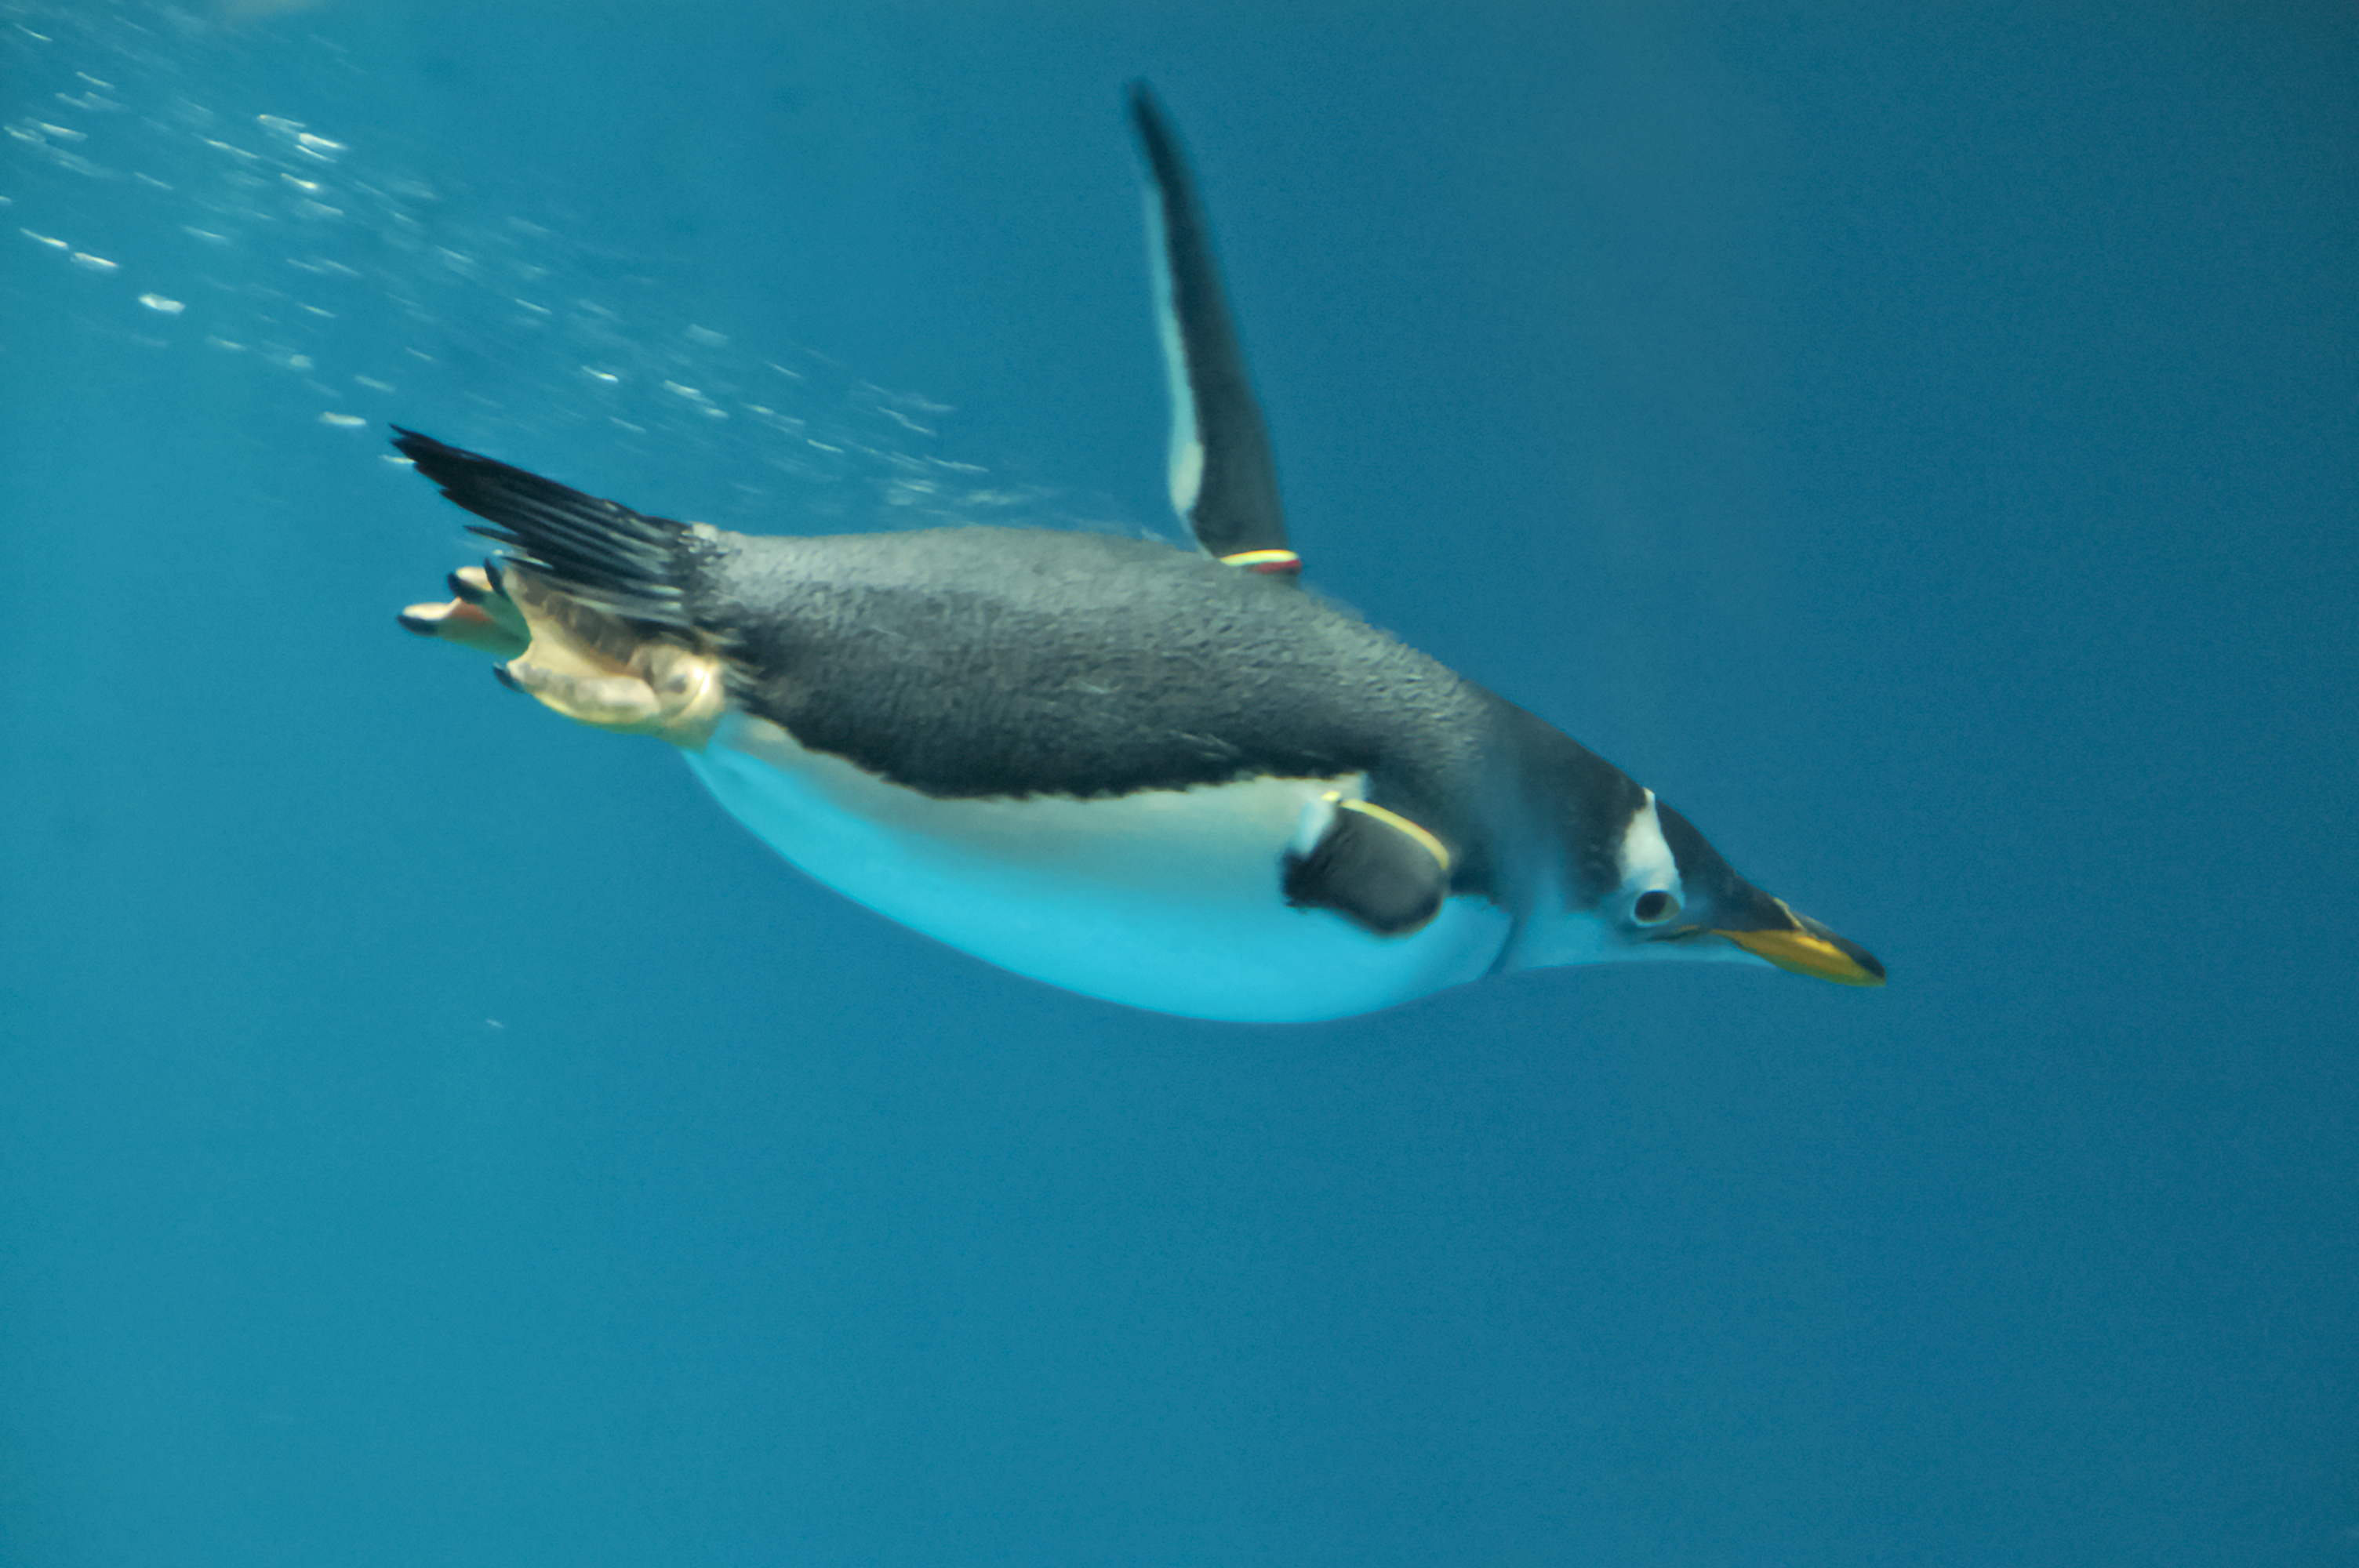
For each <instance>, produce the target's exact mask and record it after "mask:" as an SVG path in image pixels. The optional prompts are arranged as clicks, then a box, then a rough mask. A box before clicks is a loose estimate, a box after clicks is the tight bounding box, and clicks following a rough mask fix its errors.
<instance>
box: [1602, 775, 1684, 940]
mask: <svg viewBox="0 0 2359 1568" xmlns="http://www.w3.org/2000/svg"><path fill="white" fill-rule="evenodd" d="M1645 793H1646V797H1647V798H1646V799H1645V801H1644V802H1643V803H1641V804H1640V806H1639V807H1638V809H1637V810H1636V811H1634V812H1632V813H1631V814H1630V820H1629V821H1628V822H1627V823H1625V824H1624V825H1623V828H1622V843H1621V847H1620V849H1619V850H1618V852H1617V854H1616V857H1615V858H1616V859H1617V860H1619V861H1620V862H1621V868H1622V886H1623V888H1624V890H1625V892H1628V893H1629V894H1630V895H1631V896H1632V898H1633V899H1634V901H1635V899H1636V898H1637V897H1639V896H1642V895H1644V894H1646V893H1648V892H1663V893H1667V894H1669V898H1670V905H1669V913H1668V914H1658V915H1655V916H1654V917H1653V918H1652V919H1651V920H1644V921H1643V922H1642V923H1643V924H1646V925H1660V924H1661V923H1662V922H1663V921H1666V920H1669V919H1670V918H1671V917H1672V916H1673V915H1676V914H1678V913H1679V909H1680V892H1681V891H1682V890H1681V888H1680V862H1679V858H1678V857H1677V856H1675V855H1673V854H1672V853H1671V847H1670V845H1669V842H1667V841H1666V840H1665V839H1664V838H1663V819H1662V817H1661V816H1660V815H1658V813H1657V812H1656V810H1655V792H1654V791H1653V790H1647V791H1646V792H1645Z"/></svg>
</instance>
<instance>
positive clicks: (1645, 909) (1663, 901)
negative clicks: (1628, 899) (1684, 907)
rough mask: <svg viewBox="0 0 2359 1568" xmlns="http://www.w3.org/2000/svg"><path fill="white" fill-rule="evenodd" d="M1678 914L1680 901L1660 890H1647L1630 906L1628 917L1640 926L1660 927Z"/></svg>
mask: <svg viewBox="0 0 2359 1568" xmlns="http://www.w3.org/2000/svg"><path fill="white" fill-rule="evenodd" d="M1679 912H1680V901H1679V900H1678V899H1676V898H1673V897H1672V896H1671V895H1670V894H1669V893H1667V892H1664V891H1663V890H1662V889H1660V888H1648V889H1647V891H1646V892H1642V893H1640V894H1639V895H1638V902H1637V903H1634V904H1632V905H1631V906H1630V917H1631V918H1632V919H1634V920H1636V922H1637V923H1638V924H1639V925H1661V924H1662V923H1663V922H1664V921H1666V920H1669V919H1670V918H1671V917H1672V916H1673V915H1675V914H1679Z"/></svg>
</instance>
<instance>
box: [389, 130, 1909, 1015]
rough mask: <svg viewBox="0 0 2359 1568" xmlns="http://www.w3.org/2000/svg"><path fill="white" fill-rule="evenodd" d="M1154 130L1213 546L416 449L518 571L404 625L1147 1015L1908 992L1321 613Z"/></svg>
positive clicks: (410, 436)
mask: <svg viewBox="0 0 2359 1568" xmlns="http://www.w3.org/2000/svg"><path fill="white" fill-rule="evenodd" d="M1128 107H1129V119H1130V124H1131V128H1132V131H1133V132H1134V134H1135V135H1136V141H1137V144H1138V148H1139V152H1140V154H1141V161H1142V163H1143V166H1144V169H1145V175H1146V188H1147V223H1148V228H1149V231H1150V239H1151V244H1150V254H1151V256H1152V258H1153V263H1154V265H1153V271H1154V278H1155V283H1154V287H1155V297H1156V302H1157V307H1158V319H1159V323H1160V328H1161V341H1162V346H1163V350H1164V358H1165V363H1166V368H1167V371H1168V373H1169V381H1170V390H1171V406H1172V428H1171V438H1170V450H1169V485H1170V492H1171V501H1172V504H1173V507H1174V509H1175V511H1176V512H1177V513H1178V514H1179V516H1180V520H1181V521H1182V523H1183V524H1185V526H1186V529H1187V533H1188V535H1189V537H1190V540H1191V541H1192V543H1193V546H1194V548H1192V549H1175V548H1173V547H1171V546H1169V545H1165V544H1160V543H1155V542H1151V541H1146V540H1134V539H1123V538H1116V537H1112V536H1108V535H1094V534H1083V533H1061V532H1055V531H1049V530H1042V529H1020V528H1000V527H984V526H972V527H952V528H942V529H934V530H928V531H922V532H906V533H891V534H866V535H813V536H789V535H775V536H774V535H745V534H737V533H732V532H728V531H725V530H723V529H719V528H714V527H712V526H710V525H708V524H701V523H683V522H678V521H675V520H673V519H670V518H667V517H663V516H658V515H656V514H650V513H642V512H639V511H636V510H634V509H633V508H631V507H628V506H625V505H623V504H621V503H617V502H614V501H606V500H600V499H598V498H596V497H593V496H591V495H588V494H585V493H583V492H580V491H577V490H573V489H571V488H570V487H568V486H566V485H563V484H560V483H558V482H556V481H552V480H549V479H544V478H542V477H540V476H539V475H537V474H534V473H531V472H528V471H527V470H524V469H520V468H516V467H513V466H511V465H509V464H507V463H506V462H503V461H499V460H495V459H493V458H490V457H486V456H484V455H482V454H479V453H476V452H473V451H468V450H465V449H461V448H458V447H454V446H450V445H446V444H445V443H443V442H441V441H439V440H436V439H435V438H432V437H429V436H426V435H422V434H419V432H417V431H415V430H410V429H406V428H402V427H395V438H394V445H395V446H396V447H397V449H399V450H400V452H401V453H402V454H403V456H405V457H406V458H408V460H409V461H410V462H411V463H412V464H413V465H415V467H416V468H417V470H418V471H419V472H420V473H422V474H424V475H425V476H426V477H427V478H428V479H429V480H430V481H433V482H434V483H435V484H437V485H438V486H440V489H441V492H442V494H443V495H444V496H446V497H447V498H449V499H450V500H451V501H452V502H454V503H457V504H458V505H459V506H461V507H462V508H464V509H465V510H466V511H468V512H469V513H472V514H474V516H475V517H476V518H477V519H479V521H478V522H477V523H475V524H473V531H474V532H476V533H477V534H480V535H484V536H485V537H488V538H489V539H491V540H493V541H494V542H495V545H496V546H497V550H496V553H495V555H494V556H493V557H491V558H490V559H489V560H487V561H486V562H485V563H484V565H483V566H481V567H470V568H462V570H460V571H458V572H455V573H453V574H452V575H451V579H450V587H451V595H452V597H451V599H450V600H448V601H446V602H440V603H427V604H418V605H412V606H410V607H409V608H408V609H407V610H405V611H402V612H401V617H400V621H401V624H402V625H403V626H404V627H406V628H407V629H408V630H409V631H411V632H413V633H419V634H420V635H423V636H428V637H432V638H435V639H438V640H440V641H445V642H450V643H456V644H459V645H461V646H463V647H468V648H471V649H474V650H477V651H479V652H482V653H487V654H490V655H491V656H492V657H493V658H494V659H495V660H496V661H498V663H497V665H495V674H496V675H498V676H499V677H500V678H501V679H502V680H503V681H504V682H505V683H506V685H508V686H510V687H514V688H515V689H516V690H518V691H521V692H523V693H525V694H526V695H527V696H529V697H532V698H534V699H535V700H536V701H538V702H539V703H540V704H541V705H542V706H543V707H546V708H550V709H552V710H554V711H556V712H558V713H560V714H562V715H564V716H565V717H566V718H569V719H575V720H577V721H579V722H581V723H583V724H587V725H590V726H592V727H593V728H596V729H601V730H612V731H614V732H616V733H618V734H625V735H645V736H651V737H654V738H656V739H658V740H660V741H666V742H668V743H669V744H671V745H673V746H675V747H677V748H679V751H680V752H681V753H682V754H683V755H684V756H685V757H686V759H687V761H688V764H689V766H690V769H692V770H693V771H694V772H695V773H696V775H697V776H698V778H699V779H701V781H702V783H703V784H704V785H705V787H706V788H707V789H708V790H710V791H711V792H712V795H713V796H714V797H715V798H716V799H717V800H719V801H720V803H721V805H722V806H723V807H724V808H725V809H726V810H728V812H729V813H730V814H731V815H732V816H735V817H736V818H737V819H738V821H739V822H741V823H742V824H744V825H745V827H748V828H750V829H751V830H752V831H753V833H754V834H755V835H756V837H757V838H761V839H762V840H764V841H765V842H766V843H767V844H769V845H770V846H771V847H772V848H773V849H776V850H777V852H778V853H779V854H781V855H783V856H784V857H785V858H786V859H787V860H789V861H790V862H792V863H793V864H794V865H796V866H797V867H799V868H800V869H801V870H802V871H805V872H807V873H808V874H810V876H812V877H814V878H816V879H817V880H818V881H821V882H824V883H826V884H827V885H828V886H830V887H832V888H834V889H835V890H837V891H838V892H842V893H843V894H845V895H846V896H848V897H850V898H852V899H853V900H855V901H857V902H858V903H862V904H864V905H866V906H867V907H869V908H870V909H873V910H875V911H876V912H878V913H879V914H885V915H886V916H888V917H890V918H892V919H894V920H897V921H899V922H901V923H902V924H904V925H908V926H910V927H913V928H914V929H916V930H918V931H920V932H922V933H924V934H925V935H929V936H932V937H934V938H936V939H938V940H940V941H942V942H944V943H947V944H949V945H950V946H953V947H957V948H961V949H962V950H964V951H965V952H967V953H970V954H973V956H975V957H979V958H982V959H984V960H986V961H988V962H990V963H993V964H996V965H998V966H1000V967H1002V968H1006V969H1010V970H1013V971H1015V972H1016V973H1017V974H1021V975H1027V976H1029V977H1031V978H1033V979H1038V980H1042V981H1045V982H1047V983H1049V984H1050V985H1055V986H1060V987H1063V988H1065V989H1069V990H1073V991H1078V992H1082V993H1083V994H1085V995H1089V996H1093V997H1098V998H1102V999H1103V1000H1108V1001H1112V1002H1116V1003H1121V1004H1125V1005H1127V1006H1130V1007H1135V1008H1142V1009H1147V1010H1151V1011H1159V1012H1167V1013H1176V1014H1181V1015H1185V1016H1190V1017H1196V1018H1205V1019H1215V1020H1227V1021H1236V1022H1307V1021H1312V1020H1321V1019H1332V1018H1340V1017H1348V1016H1352V1015H1354V1014H1359V1013H1364V1012H1369V1011H1375V1010H1378V1009H1382V1008H1386V1007H1390V1006H1394V1005H1396V1004H1397V1003H1401V1002H1405V1001H1408V1000H1412V999H1415V998H1418V997H1422V996H1426V995H1429V994H1430V993H1432V992H1435V991H1440V990H1443V989H1448V988H1451V987H1453V986H1459V985H1463V984H1466V983H1468V982H1471V981H1474V980H1478V979H1483V978H1484V977H1486V976H1492V975H1499V974H1505V973H1508V972H1511V971H1515V970H1519V969H1528V968H1544V967H1549V966H1555V965H1570V964H1584V963H1600V962H1608V961H1619V960H1628V959H1684V960H1724V961H1731V962H1738V963H1745V964H1751V965H1756V966H1764V967H1775V968H1781V969H1786V970H1789V971H1792V972H1794V973H1798V974H1802V975H1809V976H1813V977H1815V978H1817V979H1824V980H1832V981H1834V982H1837V983H1840V984H1844V985H1854V986H1875V985H1881V984H1882V983H1884V979H1885V971H1884V967H1883V966H1882V965H1881V964H1880V963H1878V962H1877V960H1876V959H1875V957H1873V956H1871V955H1870V954H1869V953H1868V951H1867V950H1866V949H1865V948H1864V947H1862V946H1859V945H1858V944H1856V943H1854V942H1852V941H1849V940H1847V939H1845V938H1844V937H1842V936H1839V935H1836V934H1835V933H1834V932H1833V931H1832V930H1831V929H1830V928H1829V927H1827V926H1826V925H1822V924H1821V923H1820V922H1818V921H1816V920H1812V919H1810V918H1809V917H1807V916H1804V915H1799V914H1796V913H1795V912H1794V911H1793V910H1792V909H1790V908H1788V906H1787V904H1786V903H1784V902H1783V901H1781V900H1779V899H1777V898H1775V897H1773V896H1771V895H1770V894H1768V893H1767V892H1763V891H1762V890H1761V889H1759V888H1757V887H1756V886H1754V885H1753V884H1752V883H1751V882H1749V881H1746V880H1745V878H1744V877H1742V876H1740V875H1739V874H1738V873H1737V872H1736V871H1734V869H1733V868H1732V867H1731V866H1730V865H1729V864H1728V862H1727V861H1725V860H1723V859H1722V858H1721V856H1720V855H1719V853H1718V852H1716V851H1715V850H1714V849H1712V846H1711V845H1710V844H1709V843H1707V842H1706V841H1705V839H1704V838H1703V836H1702V835H1701V833H1699V832H1698V831H1697V830H1696V829H1695V827H1693V826H1692V825H1690V823H1689V822H1688V820H1687V818H1685V817H1684V816H1680V814H1679V813H1678V812H1677V811H1675V810H1673V809H1672V808H1671V807H1670V806H1669V805H1668V804H1667V803H1665V802H1663V801H1661V800H1658V798H1657V797H1656V795H1655V793H1654V792H1653V791H1652V790H1650V789H1647V787H1645V786H1644V785H1642V784H1638V783H1636V781H1635V780H1633V779H1632V778H1631V777H1630V776H1629V775H1627V774H1625V773H1623V772H1622V771H1621V770H1620V769H1619V768H1616V767H1615V766H1614V765H1613V764H1612V763H1610V762H1606V761H1605V760H1604V759H1603V758H1601V757H1599V756H1598V755H1596V754H1595V753H1594V752H1591V751H1589V750H1588V749H1587V748H1585V747H1583V746H1582V745H1581V744H1580V743H1579V742H1578V741H1574V740H1573V739H1571V737H1570V736H1568V735H1566V734H1565V733H1563V732H1562V731H1561V730H1558V729H1557V728H1555V727H1554V726H1553V725H1551V724H1549V723H1548V722H1547V721H1546V720H1544V719H1539V718H1538V717H1536V716H1535V715H1533V714H1530V713H1527V712H1526V711H1525V710H1524V709H1522V708H1518V707H1517V706H1516V705H1514V704H1513V703H1510V702H1508V701H1506V700H1505V699H1504V698H1502V697H1497V696H1495V695H1494V694H1492V693H1491V692H1489V691H1486V690H1484V688H1483V687H1479V686H1477V685H1475V684H1474V683H1473V682H1472V681H1469V680H1467V679H1466V678H1464V677H1463V676H1460V675H1458V674H1457V673H1456V672H1454V671H1452V670H1451V669H1449V668H1447V667H1446V666H1444V665H1441V664H1440V662H1438V661H1436V660H1434V659H1432V658H1430V657H1428V656H1427V655H1425V654H1421V653H1419V652H1418V651H1416V650H1415V649H1413V648H1410V647H1408V646H1407V645H1406V644H1404V643H1401V642H1399V641H1398V640H1397V639H1396V638H1394V637H1392V636H1391V635H1389V634H1388V633H1385V632H1384V631H1382V630H1380V629H1378V628H1376V627H1375V626H1372V625H1370V624H1369V623H1368V622H1366V621H1365V620H1364V619H1362V618H1361V617H1360V616H1358V615H1357V614H1354V613H1353V612H1352V611H1349V610H1347V609H1344V608H1343V607H1341V606H1339V605H1336V604H1333V603H1331V602H1328V601H1327V600H1323V599H1321V598H1320V597H1318V596H1317V595H1315V594H1313V593H1310V592H1308V591H1305V590H1304V589H1302V587H1301V586H1300V581H1299V579H1300V569H1301V561H1300V557H1299V556H1298V555H1296V554H1295V552H1294V550H1293V549H1292V547H1291V545H1290V543H1289V540H1288V532H1287V527H1286V521H1285V514H1284V510H1283V507H1282V505H1281V503H1280V497H1279V492H1278V484H1277V466H1276V463H1275V460H1274V458H1273V455H1272V449H1271V444H1270V439H1269V435H1268V430H1267V427H1266V423H1265V421H1264V419H1263V416H1262V412H1261V408H1260V406H1259V403H1258V400H1257V399H1256V395H1255V393H1254V389H1253V385H1252V383H1251V380H1250V378H1249V376H1248V374H1247V372H1246V366H1245V356H1244V351H1243V349H1242V347H1241V344H1240V341H1239V337H1238V333H1237V330H1236V328H1235V325H1234V320H1233V318H1232V315H1231V312H1230V308H1229V304H1228V300H1227V297H1226V294H1225V291H1224V289H1223V284H1222V279H1221V275H1220V269H1219V265H1218V263H1217V261H1216V258H1215V256H1214V254H1213V248H1212V236H1211V232H1210V229H1209V227H1208V226H1207V223H1206V220H1205V216H1204V211H1203V208H1202V206H1201V202H1200V200H1199V199H1198V196H1197V193H1196V187H1195V182H1194V180H1193V178H1192V177H1191V175H1190V169H1189V167H1188V164H1187V161H1186V159H1185V157H1184V155H1183V153H1182V151H1181V148H1180V140H1179V137H1178V136H1177V135H1176V133H1175V132H1174V130H1173V128H1172V126H1171V124H1170V122H1169V119H1168V118H1167V116H1166V114H1165V113H1164V111H1163V110H1162V108H1161V107H1160V105H1159V104H1158V103H1157V101H1156V99H1155V98H1154V96H1153V95H1152V94H1151V93H1150V92H1149V91H1148V90H1147V88H1146V87H1145V85H1144V84H1137V85H1134V86H1133V87H1132V88H1131V90H1130V93H1129V104H1128Z"/></svg>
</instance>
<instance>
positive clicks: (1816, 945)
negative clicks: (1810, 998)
mask: <svg viewBox="0 0 2359 1568" xmlns="http://www.w3.org/2000/svg"><path fill="white" fill-rule="evenodd" d="M1788 913H1789V914H1790V913H1791V912H1790V911H1788ZM1813 927H1816V929H1813ZM1718 935H1722V936H1725V937H1727V938H1728V939H1729V940H1730V941H1731V942H1734V943H1735V944H1736V945H1737V946H1740V947H1742V948H1744V949H1745V951H1746V952H1748V953H1750V954H1752V955H1753V956H1754V957H1757V958H1767V960H1769V962H1771V963H1773V964H1775V965H1777V967H1778V968H1781V969H1790V970H1792V971H1793V972H1794V973H1795V974H1798V975H1809V976H1810V977H1812V978H1813V979H1821V980H1832V981H1834V983H1835V984H1837V985H1839V986H1880V985H1882V984H1883V983H1884V966H1883V965H1882V964H1880V963H1878V962H1876V959H1875V955H1874V954H1873V953H1870V952H1869V951H1868V950H1867V949H1866V948H1864V947H1863V946H1860V945H1859V944H1858V943H1856V942H1850V941H1846V940H1844V939H1843V937H1841V936H1838V935H1835V934H1834V933H1833V932H1832V931H1829V930H1828V929H1827V928H1826V927H1825V926H1823V925H1819V923H1818V922H1817V921H1815V920H1813V921H1809V922H1804V921H1803V920H1802V919H1801V917H1800V916H1799V915H1797V916H1796V917H1795V925H1794V929H1793V930H1791V931H1723V932H1720V933H1718Z"/></svg>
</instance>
